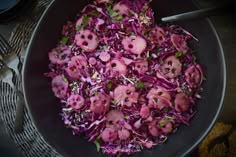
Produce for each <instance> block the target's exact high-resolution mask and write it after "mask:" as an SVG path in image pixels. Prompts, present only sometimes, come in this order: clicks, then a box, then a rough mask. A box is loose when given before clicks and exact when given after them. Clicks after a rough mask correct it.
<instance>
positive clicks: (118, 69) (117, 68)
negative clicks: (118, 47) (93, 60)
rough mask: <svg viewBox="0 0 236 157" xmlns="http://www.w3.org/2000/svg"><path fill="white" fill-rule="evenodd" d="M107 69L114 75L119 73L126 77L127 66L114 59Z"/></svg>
mask: <svg viewBox="0 0 236 157" xmlns="http://www.w3.org/2000/svg"><path fill="white" fill-rule="evenodd" d="M107 67H108V69H110V70H111V71H112V72H113V73H119V74H120V75H126V72H127V66H126V65H125V63H124V62H122V61H121V60H118V59H113V60H112V61H111V62H110V63H108V64H107Z"/></svg>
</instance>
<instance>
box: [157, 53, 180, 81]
mask: <svg viewBox="0 0 236 157" xmlns="http://www.w3.org/2000/svg"><path fill="white" fill-rule="evenodd" d="M181 70H182V64H181V63H180V61H179V59H178V58H176V57H175V56H169V57H167V58H166V59H165V60H164V62H163V64H162V65H161V72H162V73H163V75H164V76H165V77H166V78H175V77H177V76H179V75H180V73H181Z"/></svg>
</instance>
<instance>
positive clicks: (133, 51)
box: [46, 0, 203, 155]
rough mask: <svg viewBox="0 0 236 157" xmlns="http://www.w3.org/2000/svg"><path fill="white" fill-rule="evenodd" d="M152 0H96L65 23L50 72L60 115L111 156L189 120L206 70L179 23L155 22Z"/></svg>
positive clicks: (162, 138)
mask: <svg viewBox="0 0 236 157" xmlns="http://www.w3.org/2000/svg"><path fill="white" fill-rule="evenodd" d="M149 3H150V1H146V0H132V1H131V0H121V1H115V2H113V1H112V0H97V1H95V2H94V3H93V4H89V5H87V6H86V7H85V8H84V9H83V10H82V12H81V13H80V14H79V15H78V16H77V17H76V20H75V21H73V22H71V21H69V22H67V24H66V25H65V26H63V29H62V39H61V40H60V42H59V43H58V45H57V46H56V47H55V48H54V49H52V50H51V51H50V52H49V60H50V64H49V69H50V72H48V73H47V74H46V76H47V77H51V78H52V82H51V86H52V91H53V92H54V94H55V96H56V97H57V98H59V99H60V100H61V101H60V106H61V113H60V116H61V117H62V120H63V122H64V124H65V126H66V127H67V128H70V129H72V131H73V134H81V133H83V134H85V135H86V137H87V138H88V141H91V142H94V143H95V145H96V147H97V150H98V151H99V150H100V149H101V150H102V151H103V152H104V153H106V154H108V155H118V154H133V153H136V152H139V151H141V150H142V149H143V147H146V148H152V147H153V146H155V145H158V144H162V143H164V142H166V141H167V138H168V136H169V134H171V133H174V132H176V131H177V128H178V127H179V126H180V125H181V124H185V125H189V124H190V119H191V118H192V117H193V116H194V115H195V113H196V111H195V103H196V100H197V98H200V93H201V91H202V88H201V84H202V81H203V72H202V68H201V66H200V65H199V64H198V63H197V62H196V58H195V56H194V54H193V51H192V50H191V49H190V48H189V46H188V42H189V41H191V40H197V39H196V38H195V37H194V36H192V35H191V34H190V33H189V32H187V31H186V30H184V29H183V28H181V27H180V26H177V25H171V24H165V25H163V24H162V25H161V26H160V25H156V24H155V23H154V13H153V11H152V9H151V8H150V6H149Z"/></svg>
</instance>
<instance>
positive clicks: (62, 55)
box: [48, 47, 71, 65]
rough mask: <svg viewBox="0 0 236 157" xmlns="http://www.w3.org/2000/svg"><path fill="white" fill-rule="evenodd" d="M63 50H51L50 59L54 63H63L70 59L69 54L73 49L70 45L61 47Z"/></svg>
mask: <svg viewBox="0 0 236 157" xmlns="http://www.w3.org/2000/svg"><path fill="white" fill-rule="evenodd" d="M60 51H61V52H57V50H56V49H53V50H52V51H51V52H49V54H48V56H49V60H50V61H51V63H53V64H58V65H62V64H65V63H67V62H68V61H69V57H68V55H69V54H70V53H71V50H70V49H69V48H68V47H65V48H60Z"/></svg>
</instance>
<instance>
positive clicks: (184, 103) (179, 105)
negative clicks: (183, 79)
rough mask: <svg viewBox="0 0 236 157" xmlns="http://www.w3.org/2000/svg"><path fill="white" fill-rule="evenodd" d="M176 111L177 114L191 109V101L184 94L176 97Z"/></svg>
mask: <svg viewBox="0 0 236 157" xmlns="http://www.w3.org/2000/svg"><path fill="white" fill-rule="evenodd" d="M174 103H175V110H176V111H177V112H185V111H187V110H188V109H189V104H190V100H189V98H188V96H187V95H186V94H184V93H178V94H176V96H175V100H174Z"/></svg>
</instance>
